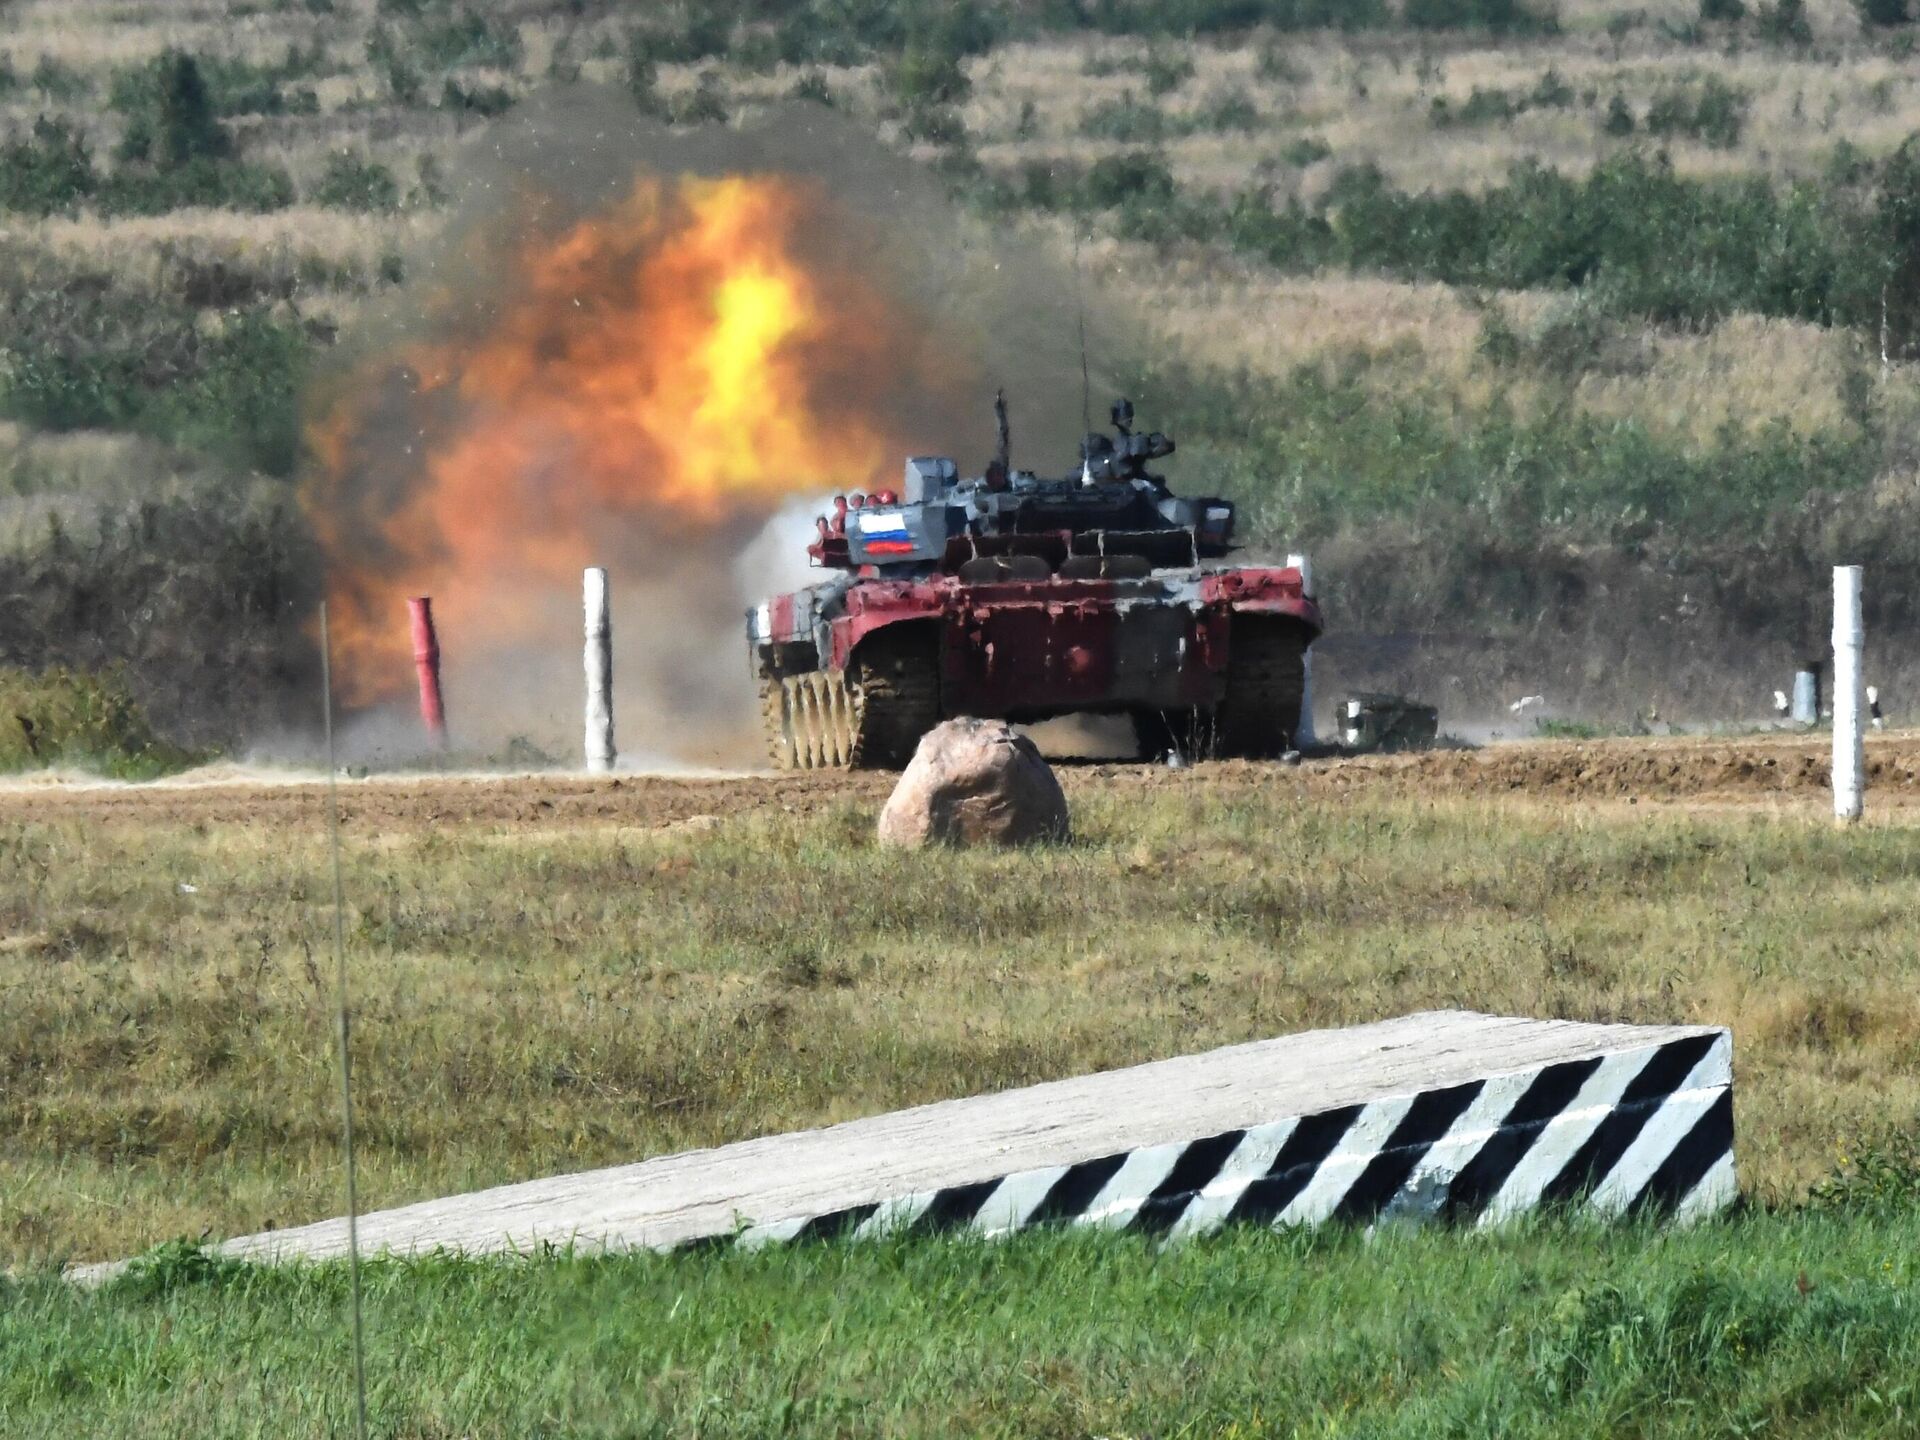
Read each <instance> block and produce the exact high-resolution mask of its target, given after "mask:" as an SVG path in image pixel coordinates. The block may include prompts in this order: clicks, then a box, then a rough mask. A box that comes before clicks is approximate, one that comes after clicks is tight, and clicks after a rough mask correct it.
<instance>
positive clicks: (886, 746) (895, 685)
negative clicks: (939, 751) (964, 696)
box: [848, 630, 940, 770]
mask: <svg viewBox="0 0 1920 1440" xmlns="http://www.w3.org/2000/svg"><path fill="white" fill-rule="evenodd" d="M853 669H854V673H853V684H852V692H851V700H852V708H851V719H852V725H851V726H850V729H851V732H852V740H853V743H852V746H851V749H850V752H849V754H848V763H850V764H851V765H852V766H853V767H854V769H856V770H904V769H905V768H906V766H907V762H908V761H909V760H911V759H913V752H914V751H915V750H916V749H918V748H919V746H920V737H921V736H922V735H925V734H926V733H927V732H928V731H929V730H931V729H933V727H934V726H936V725H938V724H939V723H940V652H939V649H938V641H937V639H936V637H934V636H932V635H929V634H926V633H925V632H924V631H921V632H917V633H916V632H915V631H913V630H907V631H904V632H903V633H901V634H899V635H890V634H888V633H887V632H886V631H884V630H883V631H881V632H880V633H879V634H878V635H875V636H874V637H873V638H872V639H870V640H868V641H867V643H866V644H865V645H863V646H861V647H860V654H859V655H858V657H856V659H855V661H854V667H853Z"/></svg>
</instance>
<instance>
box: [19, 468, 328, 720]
mask: <svg viewBox="0 0 1920 1440" xmlns="http://www.w3.org/2000/svg"><path fill="white" fill-rule="evenodd" d="M176 483H178V482H176ZM319 575H320V564H319V558H318V556H317V554H316V553H315V547H314V545H313V542H312V539H311V537H310V535H309V534H308V532H307V530H306V527H305V524H304V522H303V520H302V518H301V515H300V511H299V508H298V506H297V505H295V504H294V503H293V502H292V499H291V497H290V496H289V495H288V494H287V492H286V487H285V486H284V485H282V484H280V483H279V482H253V483H249V482H245V481H241V480H237V479H236V478H234V477H231V476H223V477H217V478H216V477H207V478H205V479H203V480H199V481H194V482H191V483H189V484H187V485H186V487H185V488H183V489H180V490H178V491H177V492H176V493H175V494H173V495H172V496H170V497H169V498H165V499H142V500H139V501H137V502H135V503H132V504H130V505H126V506H123V507H115V508H111V509H108V510H106V511H104V512H101V514H100V515H99V517H98V519H97V520H95V521H93V522H91V523H89V524H88V525H87V526H86V527H85V528H84V529H80V528H76V529H73V530H71V531H70V530H68V529H66V528H63V527H61V526H57V525H52V524H49V525H47V526H45V527H43V528H41V529H39V530H38V531H37V532H35V533H16V534H15V535H14V536H12V537H11V538H10V539H8V540H7V541H5V542H4V543H0V594H4V595H6V596H7V597H8V606H9V609H8V620H9V623H8V624H7V625H5V626H0V665H8V666H14V667H17V668H19V669H23V670H25V671H27V672H30V673H44V672H47V671H51V670H53V669H55V668H56V667H65V668H66V669H67V670H69V671H72V672H75V673H76V674H77V675H79V676H85V675H89V674H92V675H106V676H108V677H110V678H113V679H115V680H117V679H119V678H122V677H123V678H124V683H125V691H126V694H127V695H128V696H130V697H131V698H132V699H133V700H134V701H135V702H137V703H138V705H139V706H140V708H141V709H142V710H143V711H144V712H145V714H146V715H147V717H149V720H150V722H151V725H152V728H153V730H154V731H155V732H157V733H158V734H160V735H164V736H167V737H169V738H170V739H172V740H173V741H174V742H176V743H178V744H180V745H185V746H195V747H198V746H205V745H224V744H229V743H232V742H233V741H235V740H237V739H238V738H240V737H241V736H243V735H247V734H258V733H260V731H261V730H262V729H263V728H267V727H271V726H274V725H276V724H282V725H283V724H286V723H287V722H288V721H290V720H292V719H294V718H296V716H298V717H299V718H302V719H304V716H305V715H307V714H310V713H311V707H310V705H309V704H308V703H307V700H306V697H307V696H309V695H311V694H312V693H313V691H312V687H311V683H310V681H311V680H312V679H314V678H317V677H314V676H313V675H312V661H311V657H312V654H313V651H312V646H311V644H310V642H309V641H308V640H307V639H306V638H305V637H304V636H303V634H302V633H301V628H300V627H301V625H302V623H303V621H304V619H305V617H306V616H308V615H310V614H311V613H312V605H313V602H314V600H315V598H316V596H315V593H314V592H315V589H316V585H317V580H318V577H319ZM83 683H84V681H83ZM296 694H297V696H298V698H299V701H300V703H299V705H298V707H297V709H296V710H295V711H294V713H293V714H289V713H288V706H289V701H290V699H291V698H293V697H294V696H295V695H296ZM96 713H100V712H99V711H96ZM3 718H4V715H3V713H0V719H3ZM129 748H132V747H129ZM148 758H151V752H149V756H148Z"/></svg>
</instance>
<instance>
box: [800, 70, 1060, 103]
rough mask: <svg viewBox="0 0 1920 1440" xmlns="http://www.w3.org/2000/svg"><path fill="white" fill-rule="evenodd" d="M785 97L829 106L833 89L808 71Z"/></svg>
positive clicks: (823, 76) (819, 76)
mask: <svg viewBox="0 0 1920 1440" xmlns="http://www.w3.org/2000/svg"><path fill="white" fill-rule="evenodd" d="M787 95H788V97H789V98H791V99H794V100H811V101H812V102H813V103H814V104H816V105H826V106H831V105H832V104H833V87H832V86H831V85H829V84H828V83H827V77H826V76H825V75H822V74H821V73H820V72H819V71H818V70H809V71H807V73H806V74H804V75H802V76H800V78H799V79H797V80H795V81H794V82H793V88H792V89H791V90H789V91H788V92H787ZM1029 103H1031V102H1029Z"/></svg>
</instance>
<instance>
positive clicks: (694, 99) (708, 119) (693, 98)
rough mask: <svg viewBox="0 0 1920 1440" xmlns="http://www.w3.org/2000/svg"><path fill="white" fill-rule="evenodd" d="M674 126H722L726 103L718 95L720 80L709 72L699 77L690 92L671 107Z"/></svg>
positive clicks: (725, 114) (725, 118)
mask: <svg viewBox="0 0 1920 1440" xmlns="http://www.w3.org/2000/svg"><path fill="white" fill-rule="evenodd" d="M673 120H674V123H675V124H676V125H724V124H726V123H727V102H726V99H725V98H724V97H723V96H722V95H721V93H720V79H719V77H718V76H717V75H714V74H713V73H711V72H709V73H707V74H705V75H702V76H701V77H700V83H699V84H698V85H696V86H695V87H694V88H693V90H692V92H691V93H690V94H688V95H687V96H685V97H684V98H683V99H682V100H681V101H680V102H679V103H678V104H677V105H675V106H674V107H673Z"/></svg>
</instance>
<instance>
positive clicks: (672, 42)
mask: <svg viewBox="0 0 1920 1440" xmlns="http://www.w3.org/2000/svg"><path fill="white" fill-rule="evenodd" d="M648 8H655V7H648ZM657 9H658V13H657V14H655V15H654V16H653V17H652V18H651V19H650V21H649V22H648V24H647V25H646V26H645V27H644V28H642V29H640V30H638V31H635V32H634V35H633V37H632V38H631V40H630V41H629V48H630V49H631V48H633V47H635V46H638V47H640V48H642V49H644V50H645V52H646V54H647V55H648V57H649V58H651V59H652V60H653V61H655V63H657V64H662V65H675V64H689V63H691V62H693V61H696V60H708V59H711V58H713V57H714V56H716V55H724V54H726V53H727V41H728V38H729V36H730V35H731V34H732V31H733V18H732V16H731V15H730V14H728V12H727V8H726V7H725V6H720V5H711V4H708V5H701V4H685V3H683V4H671V5H662V6H659V7H657Z"/></svg>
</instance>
